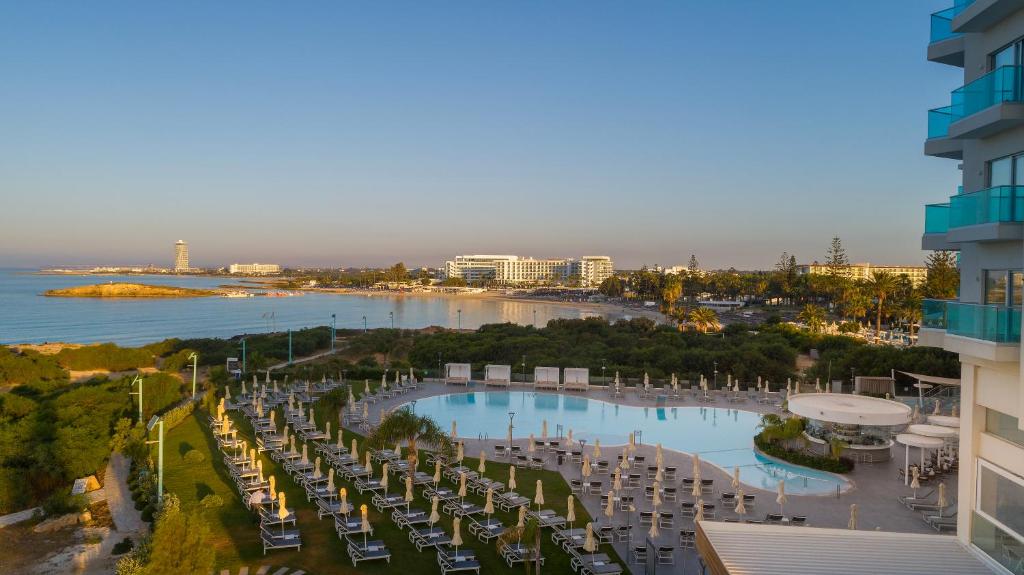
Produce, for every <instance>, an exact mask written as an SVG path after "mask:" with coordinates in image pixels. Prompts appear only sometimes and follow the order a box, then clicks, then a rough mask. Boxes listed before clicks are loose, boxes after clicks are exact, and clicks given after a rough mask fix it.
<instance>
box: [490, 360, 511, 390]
mask: <svg viewBox="0 0 1024 575" xmlns="http://www.w3.org/2000/svg"><path fill="white" fill-rule="evenodd" d="M511 384H512V366H511V365H485V366H484V385H500V386H502V387H508V386H509V385H511Z"/></svg>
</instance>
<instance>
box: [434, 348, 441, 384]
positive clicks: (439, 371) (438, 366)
mask: <svg viewBox="0 0 1024 575" xmlns="http://www.w3.org/2000/svg"><path fill="white" fill-rule="evenodd" d="M434 379H441V352H437V375H436V376H434Z"/></svg>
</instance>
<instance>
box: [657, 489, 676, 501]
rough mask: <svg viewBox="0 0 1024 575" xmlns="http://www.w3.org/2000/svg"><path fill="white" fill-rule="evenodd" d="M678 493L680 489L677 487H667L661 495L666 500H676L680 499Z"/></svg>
mask: <svg viewBox="0 0 1024 575" xmlns="http://www.w3.org/2000/svg"><path fill="white" fill-rule="evenodd" d="M678 493H679V491H678V490H677V489H676V488H675V487H666V488H664V489H663V490H662V494H661V497H662V499H664V500H665V501H673V502H675V501H678V500H679V497H678Z"/></svg>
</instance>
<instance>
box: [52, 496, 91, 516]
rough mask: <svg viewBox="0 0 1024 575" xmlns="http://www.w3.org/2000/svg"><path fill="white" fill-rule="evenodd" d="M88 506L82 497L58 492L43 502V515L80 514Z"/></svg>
mask: <svg viewBox="0 0 1024 575" xmlns="http://www.w3.org/2000/svg"><path fill="white" fill-rule="evenodd" d="M88 505H89V502H88V500H87V499H86V498H85V496H84V495H72V494H71V492H70V491H67V492H65V491H58V492H57V493H54V494H53V495H51V496H49V497H47V498H46V500H45V501H43V505H42V507H43V513H44V514H45V515H47V516H54V515H64V514H66V513H81V512H82V511H83V510H85V508H86V507H87V506H88Z"/></svg>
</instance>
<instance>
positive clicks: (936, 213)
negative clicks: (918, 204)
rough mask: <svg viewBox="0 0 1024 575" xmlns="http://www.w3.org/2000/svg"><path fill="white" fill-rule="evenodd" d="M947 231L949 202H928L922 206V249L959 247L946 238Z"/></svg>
mask: <svg viewBox="0 0 1024 575" xmlns="http://www.w3.org/2000/svg"><path fill="white" fill-rule="evenodd" d="M948 231H949V202H946V203H944V204H928V205H926V206H925V207H924V236H922V237H921V249H922V250H934V251H947V250H956V249H959V248H958V246H954V245H951V244H950V243H949V242H948V241H947V240H946V232H948Z"/></svg>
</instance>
